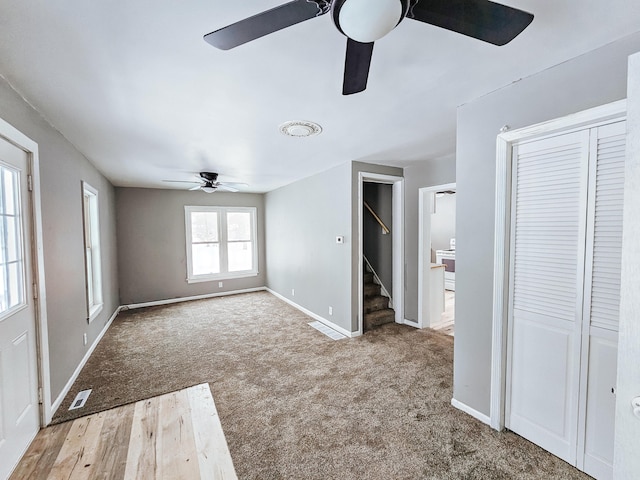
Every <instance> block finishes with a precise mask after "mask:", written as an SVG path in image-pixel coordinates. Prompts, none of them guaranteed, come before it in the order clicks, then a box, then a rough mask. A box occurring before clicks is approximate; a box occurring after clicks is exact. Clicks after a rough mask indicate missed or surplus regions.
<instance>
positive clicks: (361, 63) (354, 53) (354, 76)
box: [342, 38, 373, 95]
mask: <svg viewBox="0 0 640 480" xmlns="http://www.w3.org/2000/svg"><path fill="white" fill-rule="evenodd" d="M372 54H373V42H371V43H360V42H356V41H355V40H352V39H350V38H347V54H346V56H345V60H344V81H343V84H342V94H343V95H351V94H353V93H359V92H362V91H363V90H364V89H365V88H367V79H368V78H369V65H371V55H372Z"/></svg>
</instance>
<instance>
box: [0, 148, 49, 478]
mask: <svg viewBox="0 0 640 480" xmlns="http://www.w3.org/2000/svg"><path fill="white" fill-rule="evenodd" d="M28 169H29V158H28V155H27V154H26V153H25V152H24V151H22V150H21V149H19V148H18V147H15V146H14V145H12V144H11V143H9V142H7V141H6V140H5V139H3V138H0V479H5V478H7V477H8V476H9V474H10V473H11V471H12V470H13V468H14V467H15V465H16V464H17V462H18V461H19V460H20V457H21V456H22V454H23V453H24V452H25V450H26V449H27V447H28V446H29V444H30V443H31V441H32V440H33V438H34V436H35V435H36V433H37V432H38V430H39V428H40V410H39V405H38V366H37V351H36V327H35V325H36V323H35V310H34V305H33V303H34V302H33V293H32V292H33V290H32V288H33V280H32V267H31V222H30V203H29V191H28V187H27V180H28V178H27V177H28Z"/></svg>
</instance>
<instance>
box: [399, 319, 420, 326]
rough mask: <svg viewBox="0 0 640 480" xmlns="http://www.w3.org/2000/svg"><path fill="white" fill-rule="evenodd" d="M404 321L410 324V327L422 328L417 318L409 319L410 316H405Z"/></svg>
mask: <svg viewBox="0 0 640 480" xmlns="http://www.w3.org/2000/svg"><path fill="white" fill-rule="evenodd" d="M403 323H404V324H405V325H409V326H410V327H414V328H422V327H421V326H420V324H419V323H418V322H416V321H415V320H409V319H408V318H405V319H404V322H403Z"/></svg>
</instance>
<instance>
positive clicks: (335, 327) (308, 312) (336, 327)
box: [266, 288, 358, 337]
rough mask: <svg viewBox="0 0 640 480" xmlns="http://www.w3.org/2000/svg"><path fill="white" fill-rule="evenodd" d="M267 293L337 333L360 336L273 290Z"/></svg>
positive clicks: (268, 290) (268, 289)
mask: <svg viewBox="0 0 640 480" xmlns="http://www.w3.org/2000/svg"><path fill="white" fill-rule="evenodd" d="M266 290H267V292H269V293H270V294H271V295H273V296H274V297H277V298H279V299H280V300H282V301H283V302H286V303H288V304H289V305H291V306H292V307H293V308H296V309H298V310H300V311H301V312H302V313H304V314H305V315H309V316H310V317H311V318H313V319H314V320H317V321H319V322H320V323H324V324H325V325H326V326H327V327H329V328H332V329H333V330H335V331H336V332H340V333H341V334H342V335H344V336H346V337H357V336H358V332H350V331H349V330H347V329H346V328H343V327H340V326H339V325H336V324H335V323H333V322H332V321H330V320H327V319H326V318H324V317H321V316H320V315H317V314H315V313H313V312H312V311H311V310H307V309H306V308H304V307H302V306H300V305H298V304H297V303H295V302H293V301H291V300H289V299H288V298H287V297H284V296H282V295H280V294H279V293H278V292H274V291H273V290H271V289H270V288H266Z"/></svg>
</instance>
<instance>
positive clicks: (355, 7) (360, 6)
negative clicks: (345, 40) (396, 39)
mask: <svg viewBox="0 0 640 480" xmlns="http://www.w3.org/2000/svg"><path fill="white" fill-rule="evenodd" d="M403 13H404V12H403V5H402V2H401V1H400V0H376V1H371V0H345V1H344V3H343V4H342V7H341V8H340V13H339V15H338V22H339V23H340V29H341V30H342V32H343V33H344V34H345V35H346V36H347V37H349V38H351V39H353V40H355V41H356V42H361V43H370V42H374V41H376V40H378V39H380V38H382V37H384V36H385V35H386V34H388V33H389V32H390V31H391V30H393V29H394V28H395V27H396V25H398V23H399V22H400V20H402V15H403Z"/></svg>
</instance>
